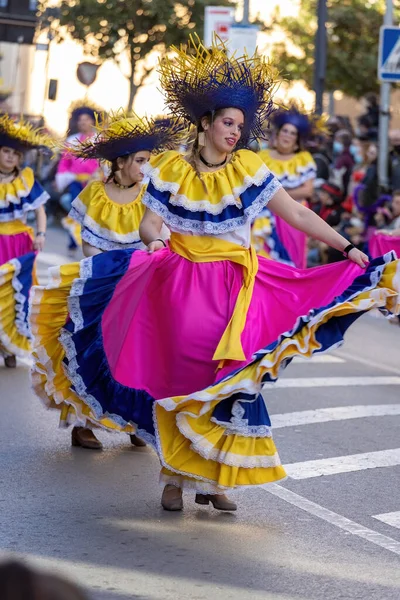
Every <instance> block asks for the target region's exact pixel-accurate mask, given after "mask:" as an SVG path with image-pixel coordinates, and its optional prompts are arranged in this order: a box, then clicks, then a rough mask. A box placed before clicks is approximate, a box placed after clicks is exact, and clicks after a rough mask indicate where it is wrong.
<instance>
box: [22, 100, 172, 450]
mask: <svg viewBox="0 0 400 600" xmlns="http://www.w3.org/2000/svg"><path fill="white" fill-rule="evenodd" d="M183 129H184V128H183V126H182V123H181V122H180V121H178V120H177V119H173V118H166V119H164V120H163V121H162V122H161V121H160V120H158V121H154V120H152V119H148V118H143V119H140V118H139V117H138V116H137V115H133V116H131V117H129V118H127V117H125V116H124V115H123V114H122V113H121V111H120V112H118V113H116V114H115V115H113V116H111V118H110V120H109V122H108V123H107V125H106V126H104V127H103V128H102V129H100V130H99V132H98V134H97V135H96V136H95V137H91V138H90V139H85V140H82V141H81V142H79V143H78V142H76V143H75V144H73V145H72V146H71V145H67V147H66V148H65V152H66V153H67V154H68V156H66V160H69V158H68V157H69V155H71V157H72V158H73V159H79V160H80V161H92V162H93V161H95V162H96V163H97V164H98V162H99V161H101V162H107V163H108V164H109V165H110V174H109V177H108V179H107V181H106V182H105V183H104V182H102V181H92V182H91V183H89V184H88V185H87V186H86V187H85V188H84V189H83V190H82V191H81V193H80V194H79V195H78V196H77V198H75V200H73V202H72V207H71V211H70V213H69V217H70V219H71V220H72V221H73V222H74V223H76V224H78V225H79V227H80V228H81V236H82V250H83V254H84V256H86V257H91V256H95V255H97V254H101V253H102V252H106V251H110V250H118V249H126V248H140V249H144V248H145V245H144V244H143V243H142V241H141V239H140V235H139V225H140V222H141V220H142V217H143V215H144V212H145V206H144V205H143V203H142V199H143V195H144V192H145V189H146V186H145V185H143V184H142V182H143V175H142V173H141V167H142V166H143V165H144V164H145V163H146V162H147V161H148V160H149V158H150V155H151V153H152V152H153V151H156V150H157V151H162V150H165V149H166V148H172V147H175V145H176V144H178V143H179V141H180V139H181V137H182V131H183ZM167 237H168V229H166V228H165V227H164V228H163V229H162V230H160V238H161V239H163V240H164V239H167ZM45 293H46V292H45ZM57 308H58V307H55V309H56V310H57ZM57 315H58V317H61V316H62V313H59V312H57ZM35 346H36V348H37V347H38V346H40V341H37V342H36V345H35ZM35 352H38V357H40V360H43V358H42V354H43V352H41V351H40V349H39V350H35ZM57 364H58V363H57ZM52 369H53V371H54V372H56V371H57V368H56V367H55V366H54V365H53V367H52ZM33 381H34V385H36V386H39V387H40V382H41V381H42V377H41V374H40V370H36V371H35V372H34V374H33ZM35 382H36V383H35ZM50 407H51V408H57V409H58V410H60V411H61V414H60V425H61V426H64V427H65V426H67V425H70V424H74V427H73V429H72V445H74V446H80V447H82V448H88V449H93V450H98V449H101V448H102V444H101V442H100V440H98V439H97V437H96V436H95V434H94V432H93V431H92V429H91V426H90V419H88V418H87V413H88V411H87V410H85V405H84V404H83V403H82V404H81V405H79V406H75V407H73V406H72V405H71V404H69V403H67V402H66V403H59V402H53V403H51V404H50ZM126 432H127V433H130V436H131V442H132V444H133V445H135V446H145V442H143V440H141V439H140V438H139V437H138V436H137V435H136V434H135V431H134V429H132V427H129V426H128V427H127V428H126Z"/></svg>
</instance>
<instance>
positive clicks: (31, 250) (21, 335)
mask: <svg viewBox="0 0 400 600" xmlns="http://www.w3.org/2000/svg"><path fill="white" fill-rule="evenodd" d="M51 145H52V142H51V140H50V138H48V137H47V136H44V135H42V134H40V132H39V131H38V130H35V129H34V128H33V127H32V126H31V125H30V124H29V123H25V122H23V121H19V122H15V121H13V120H12V119H11V118H10V117H8V116H7V115H3V116H2V117H1V118H0V355H3V357H4V363H5V365H6V367H8V368H15V367H16V364H17V363H16V356H22V357H23V356H27V355H29V354H30V334H29V327H28V322H27V309H28V296H29V291H30V288H31V285H32V279H33V278H34V261H35V253H36V252H37V251H40V250H43V246H44V240H45V235H46V213H45V210H44V203H45V202H46V201H47V199H48V198H49V195H48V193H47V192H46V191H45V190H44V189H43V188H42V186H41V185H40V183H38V182H37V181H36V180H35V176H34V173H33V171H32V169H31V168H29V167H25V168H22V167H21V163H22V160H23V156H24V153H25V152H27V151H28V150H32V149H40V148H43V147H50V146H51ZM30 211H34V212H35V216H36V233H35V232H34V230H33V228H32V227H30V226H29V225H27V223H26V217H27V214H28V213H29V212H30Z"/></svg>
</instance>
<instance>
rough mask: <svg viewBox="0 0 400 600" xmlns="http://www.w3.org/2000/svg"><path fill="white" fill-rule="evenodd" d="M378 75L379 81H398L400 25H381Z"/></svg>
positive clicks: (399, 76) (399, 70)
mask: <svg viewBox="0 0 400 600" xmlns="http://www.w3.org/2000/svg"><path fill="white" fill-rule="evenodd" d="M378 77H379V79H380V80H381V81H400V27H381V30H380V36H379V58H378Z"/></svg>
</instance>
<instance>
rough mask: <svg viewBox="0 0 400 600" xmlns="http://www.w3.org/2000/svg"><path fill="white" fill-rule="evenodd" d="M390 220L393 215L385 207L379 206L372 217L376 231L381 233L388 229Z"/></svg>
mask: <svg viewBox="0 0 400 600" xmlns="http://www.w3.org/2000/svg"><path fill="white" fill-rule="evenodd" d="M392 219H393V215H392V213H391V212H390V210H389V208H388V207H387V206H380V207H379V208H378V209H377V211H376V213H375V215H374V221H375V226H376V230H377V231H379V233H382V231H384V230H386V229H387V228H388V226H389V225H390V223H391V222H392Z"/></svg>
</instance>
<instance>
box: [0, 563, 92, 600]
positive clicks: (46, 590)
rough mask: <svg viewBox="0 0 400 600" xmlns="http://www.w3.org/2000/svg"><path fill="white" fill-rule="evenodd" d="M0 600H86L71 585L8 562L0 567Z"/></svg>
mask: <svg viewBox="0 0 400 600" xmlns="http://www.w3.org/2000/svg"><path fill="white" fill-rule="evenodd" d="M0 598H1V600H88V597H87V596H86V594H84V592H82V591H81V590H80V589H79V588H78V587H76V586H75V585H74V584H73V583H70V582H69V581H67V580H65V579H62V578H61V577H58V576H57V575H51V574H48V573H41V572H38V571H36V570H34V569H32V568H30V567H28V566H27V565H25V564H23V563H21V562H17V561H14V560H12V561H9V562H6V563H3V564H2V565H0Z"/></svg>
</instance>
